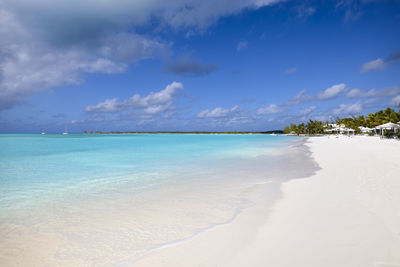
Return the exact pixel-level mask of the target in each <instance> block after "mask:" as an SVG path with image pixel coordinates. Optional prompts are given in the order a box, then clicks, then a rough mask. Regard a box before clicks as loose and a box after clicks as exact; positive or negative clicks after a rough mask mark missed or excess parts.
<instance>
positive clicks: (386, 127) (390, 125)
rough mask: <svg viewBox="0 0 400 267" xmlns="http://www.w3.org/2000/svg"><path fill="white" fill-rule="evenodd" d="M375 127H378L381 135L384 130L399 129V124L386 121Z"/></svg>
mask: <svg viewBox="0 0 400 267" xmlns="http://www.w3.org/2000/svg"><path fill="white" fill-rule="evenodd" d="M375 129H380V130H381V135H383V131H384V130H397V129H400V125H398V124H396V123H393V122H388V123H385V124H382V125H378V126H376V127H375Z"/></svg>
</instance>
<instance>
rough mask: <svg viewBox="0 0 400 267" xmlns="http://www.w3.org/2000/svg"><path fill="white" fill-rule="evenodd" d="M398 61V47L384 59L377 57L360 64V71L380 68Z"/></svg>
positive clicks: (399, 52) (399, 55) (399, 58)
mask: <svg viewBox="0 0 400 267" xmlns="http://www.w3.org/2000/svg"><path fill="white" fill-rule="evenodd" d="M399 62H400V49H398V50H395V51H393V52H392V53H391V54H390V55H389V56H388V57H386V58H385V59H382V58H377V59H375V60H372V61H369V62H366V63H364V64H363V65H362V66H361V70H360V71H361V73H364V72H368V71H372V70H382V69H384V68H386V67H388V66H389V65H391V64H395V63H399Z"/></svg>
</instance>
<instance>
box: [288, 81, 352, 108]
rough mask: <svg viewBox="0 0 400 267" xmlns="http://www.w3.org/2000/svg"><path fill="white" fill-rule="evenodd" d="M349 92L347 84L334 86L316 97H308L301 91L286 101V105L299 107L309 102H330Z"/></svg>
mask: <svg viewBox="0 0 400 267" xmlns="http://www.w3.org/2000/svg"><path fill="white" fill-rule="evenodd" d="M346 90H347V88H346V84H344V83H340V84H336V85H333V86H331V87H328V88H326V89H325V90H323V91H321V92H319V93H317V94H315V95H307V94H306V90H305V89H304V90H301V91H300V92H299V93H298V94H296V95H295V96H294V97H292V98H290V99H289V100H288V101H286V103H285V105H297V104H300V103H304V102H308V101H318V100H319V101H321V100H329V99H334V98H336V97H338V96H339V95H341V94H342V93H343V92H345V91H346Z"/></svg>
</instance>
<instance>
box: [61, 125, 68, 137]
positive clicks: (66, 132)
mask: <svg viewBox="0 0 400 267" xmlns="http://www.w3.org/2000/svg"><path fill="white" fill-rule="evenodd" d="M62 134H63V135H66V134H68V131H67V127H65V131H64V132H63V133H62Z"/></svg>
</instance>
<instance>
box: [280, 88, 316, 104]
mask: <svg viewBox="0 0 400 267" xmlns="http://www.w3.org/2000/svg"><path fill="white" fill-rule="evenodd" d="M312 99H313V96H311V95H306V90H305V89H303V90H301V91H300V92H299V93H298V94H296V95H295V96H294V97H292V98H291V99H289V100H288V101H287V102H286V103H285V104H286V105H297V104H300V103H303V102H307V101H311V100H312Z"/></svg>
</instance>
